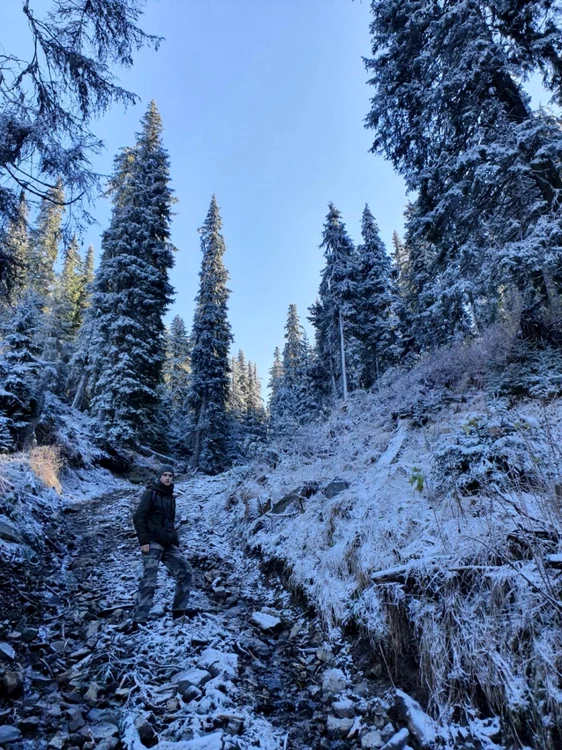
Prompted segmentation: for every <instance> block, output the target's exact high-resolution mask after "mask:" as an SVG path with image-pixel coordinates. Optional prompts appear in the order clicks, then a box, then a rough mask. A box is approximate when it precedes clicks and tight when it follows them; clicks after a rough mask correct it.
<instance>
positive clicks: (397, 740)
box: [382, 727, 410, 750]
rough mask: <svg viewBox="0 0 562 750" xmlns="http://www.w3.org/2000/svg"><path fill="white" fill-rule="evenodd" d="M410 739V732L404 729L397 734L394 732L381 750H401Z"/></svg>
mask: <svg viewBox="0 0 562 750" xmlns="http://www.w3.org/2000/svg"><path fill="white" fill-rule="evenodd" d="M409 739H410V732H409V731H408V730H407V729H406V727H404V729H401V730H400V731H399V732H396V734H395V735H393V736H392V737H391V738H390V739H389V740H388V742H387V743H386V744H385V745H383V746H382V750H403V749H404V748H405V747H406V745H407V744H408V740H409Z"/></svg>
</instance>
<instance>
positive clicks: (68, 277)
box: [58, 236, 86, 340]
mask: <svg viewBox="0 0 562 750" xmlns="http://www.w3.org/2000/svg"><path fill="white" fill-rule="evenodd" d="M84 284H85V273H84V264H83V261H82V257H81V255H80V248H79V247H78V240H77V239H76V236H74V237H73V238H72V240H71V241H70V243H69V245H68V247H67V248H66V250H65V254H64V263H63V267H62V271H61V275H60V279H59V283H58V287H59V295H60V300H61V303H62V305H61V308H62V309H61V313H62V316H63V327H64V329H65V334H66V335H67V336H68V338H69V339H70V340H74V338H75V337H76V334H77V332H78V329H79V328H80V326H81V325H82V316H83V310H84V308H83V301H84V299H85V297H86V292H85V288H84Z"/></svg>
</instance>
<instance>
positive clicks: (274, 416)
mask: <svg viewBox="0 0 562 750" xmlns="http://www.w3.org/2000/svg"><path fill="white" fill-rule="evenodd" d="M282 379H283V360H282V359H281V350H280V349H279V347H278V346H276V347H275V350H274V352H273V365H272V366H271V369H270V370H269V383H268V387H269V400H268V404H267V407H268V412H269V422H270V424H271V425H272V426H273V425H275V424H276V422H277V420H278V419H279V418H280V416H281V385H282V382H283V380H282Z"/></svg>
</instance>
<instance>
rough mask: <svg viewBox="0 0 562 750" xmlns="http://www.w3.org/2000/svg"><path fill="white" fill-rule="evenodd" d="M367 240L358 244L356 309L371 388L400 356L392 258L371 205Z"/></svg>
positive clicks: (365, 382) (364, 382)
mask: <svg viewBox="0 0 562 750" xmlns="http://www.w3.org/2000/svg"><path fill="white" fill-rule="evenodd" d="M361 233H362V237H363V242H362V244H361V245H359V247H358V248H357V255H358V266H359V273H358V282H357V295H356V300H357V301H356V304H355V310H354V319H353V320H354V327H353V332H354V335H355V338H356V339H357V340H358V341H359V342H360V344H361V346H360V349H359V357H360V361H361V376H360V384H361V387H363V388H370V387H371V386H372V385H373V383H374V382H375V381H376V380H377V379H378V378H379V377H380V376H381V375H382V374H383V372H384V371H385V370H386V369H387V368H388V367H389V365H391V364H393V363H394V362H396V360H397V358H398V356H399V331H398V319H397V316H396V302H397V300H396V291H395V285H394V283H393V279H392V268H391V262H390V258H389V256H388V255H387V253H386V248H385V246H384V244H383V241H382V240H381V238H380V235H379V228H378V226H377V222H376V221H375V217H374V216H373V214H372V213H371V211H370V209H369V206H367V205H366V206H365V209H364V210H363V217H362V221H361Z"/></svg>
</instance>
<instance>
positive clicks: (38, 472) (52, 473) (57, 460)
mask: <svg viewBox="0 0 562 750" xmlns="http://www.w3.org/2000/svg"><path fill="white" fill-rule="evenodd" d="M29 465H30V466H31V470H32V471H33V473H34V474H35V476H36V477H37V478H38V479H40V480H41V481H42V482H43V484H44V485H45V486H46V487H52V488H53V489H54V490H55V491H56V492H57V493H58V494H59V495H60V493H61V492H62V487H61V483H60V481H59V474H60V470H61V469H62V466H63V461H62V458H61V454H60V448H59V447H58V446H57V445H41V446H38V447H36V448H32V449H31V450H30V451H29Z"/></svg>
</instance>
